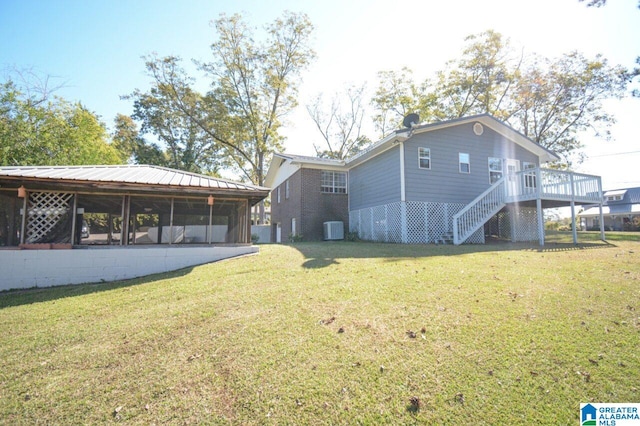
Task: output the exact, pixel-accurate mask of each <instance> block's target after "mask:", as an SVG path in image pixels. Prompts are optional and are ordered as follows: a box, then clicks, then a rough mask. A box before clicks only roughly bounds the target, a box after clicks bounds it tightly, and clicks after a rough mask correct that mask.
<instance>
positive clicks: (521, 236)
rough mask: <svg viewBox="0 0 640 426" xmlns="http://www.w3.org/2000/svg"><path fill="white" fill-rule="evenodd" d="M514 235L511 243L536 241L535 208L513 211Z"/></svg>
mask: <svg viewBox="0 0 640 426" xmlns="http://www.w3.org/2000/svg"><path fill="white" fill-rule="evenodd" d="M515 214H516V215H517V217H516V218H515V223H516V226H515V235H514V236H512V237H513V238H512V239H513V241H536V240H537V239H538V238H539V236H538V213H537V211H536V209H535V208H531V207H521V208H520V209H517V210H515Z"/></svg>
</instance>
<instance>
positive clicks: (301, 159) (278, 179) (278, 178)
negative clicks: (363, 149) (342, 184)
mask: <svg viewBox="0 0 640 426" xmlns="http://www.w3.org/2000/svg"><path fill="white" fill-rule="evenodd" d="M344 165H345V161H344V160H334V159H331V158H321V157H311V156H308V155H296V154H282V153H275V154H273V158H272V159H271V163H270V164H269V170H267V174H266V175H265V177H264V184H265V185H266V186H268V187H271V188H275V187H276V186H278V185H280V184H281V183H282V182H283V181H284V180H286V179H287V178H288V177H289V176H291V175H292V174H294V173H295V172H296V171H298V170H299V169H301V168H302V167H307V168H318V169H327V170H331V169H333V170H339V169H341V168H344ZM285 169H286V170H285Z"/></svg>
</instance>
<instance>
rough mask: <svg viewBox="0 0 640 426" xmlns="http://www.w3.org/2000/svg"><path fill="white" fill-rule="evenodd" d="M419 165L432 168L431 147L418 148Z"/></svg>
mask: <svg viewBox="0 0 640 426" xmlns="http://www.w3.org/2000/svg"><path fill="white" fill-rule="evenodd" d="M418 167H419V168H421V169H431V150H430V149H429V148H418Z"/></svg>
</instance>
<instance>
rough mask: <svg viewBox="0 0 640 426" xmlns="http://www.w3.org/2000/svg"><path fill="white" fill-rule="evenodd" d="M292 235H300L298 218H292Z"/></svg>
mask: <svg viewBox="0 0 640 426" xmlns="http://www.w3.org/2000/svg"><path fill="white" fill-rule="evenodd" d="M291 235H298V232H297V230H296V218H295V217H294V218H291Z"/></svg>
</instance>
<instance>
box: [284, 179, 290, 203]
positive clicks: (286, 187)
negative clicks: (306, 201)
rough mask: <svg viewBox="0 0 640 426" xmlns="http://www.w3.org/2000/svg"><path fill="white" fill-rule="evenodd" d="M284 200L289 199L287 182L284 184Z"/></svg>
mask: <svg viewBox="0 0 640 426" xmlns="http://www.w3.org/2000/svg"><path fill="white" fill-rule="evenodd" d="M284 198H286V199H289V180H288V179H287V181H286V182H285V183H284Z"/></svg>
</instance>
